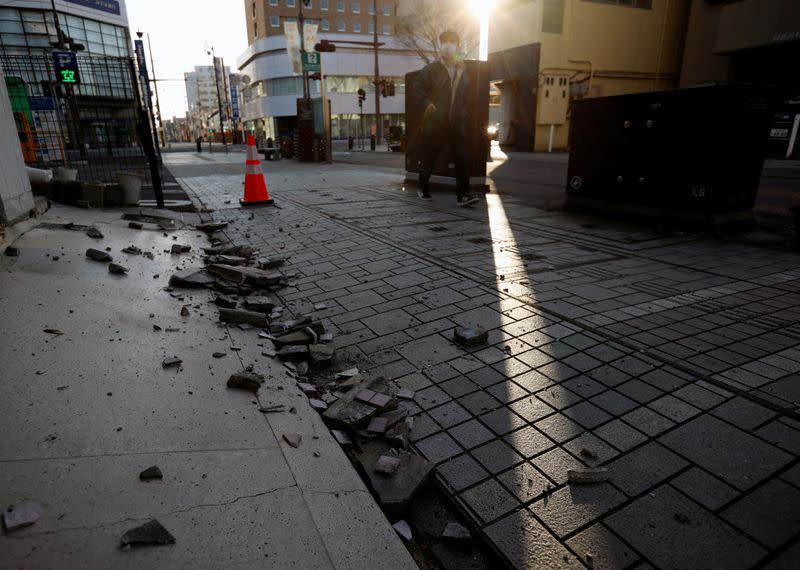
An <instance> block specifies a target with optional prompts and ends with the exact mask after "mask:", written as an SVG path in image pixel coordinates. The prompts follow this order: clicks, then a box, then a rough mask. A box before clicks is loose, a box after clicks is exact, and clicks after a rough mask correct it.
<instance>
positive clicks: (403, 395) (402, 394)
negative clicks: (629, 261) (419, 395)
mask: <svg viewBox="0 0 800 570" xmlns="http://www.w3.org/2000/svg"><path fill="white" fill-rule="evenodd" d="M415 395H416V392H414V391H413V390H409V389H408V388H400V389H399V390H398V391H397V397H398V398H399V399H401V400H413V399H414V396H415Z"/></svg>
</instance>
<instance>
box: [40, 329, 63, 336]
mask: <svg viewBox="0 0 800 570" xmlns="http://www.w3.org/2000/svg"><path fill="white" fill-rule="evenodd" d="M42 332H46V333H47V334H52V335H56V336H60V335H62V334H64V333H63V332H61V331H60V330H58V329H44V330H43V331H42Z"/></svg>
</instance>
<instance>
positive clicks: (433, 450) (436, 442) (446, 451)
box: [414, 421, 463, 463]
mask: <svg viewBox="0 0 800 570" xmlns="http://www.w3.org/2000/svg"><path fill="white" fill-rule="evenodd" d="M414 424H415V426H414V427H416V421H415V422H414ZM414 445H415V446H416V447H417V449H418V450H419V451H420V453H422V455H423V456H425V458H426V459H427V460H428V461H430V462H432V463H441V462H442V461H444V460H446V459H450V458H451V457H453V456H454V455H458V454H459V453H461V452H462V451H463V450H462V449H461V446H459V445H458V443H456V442H455V440H454V439H453V438H452V437H450V436H449V435H448V434H446V433H437V434H436V435H432V436H430V437H427V438H425V439H423V440H420V441H417V442H416V443H415V444H414Z"/></svg>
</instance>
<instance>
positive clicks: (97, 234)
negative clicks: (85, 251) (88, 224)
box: [86, 228, 103, 239]
mask: <svg viewBox="0 0 800 570" xmlns="http://www.w3.org/2000/svg"><path fill="white" fill-rule="evenodd" d="M86 235H87V236H89V237H90V238H94V239H103V233H102V232H101V231H100V230H98V229H97V228H89V229H88V230H86Z"/></svg>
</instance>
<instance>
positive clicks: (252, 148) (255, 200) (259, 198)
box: [239, 136, 275, 206]
mask: <svg viewBox="0 0 800 570" xmlns="http://www.w3.org/2000/svg"><path fill="white" fill-rule="evenodd" d="M239 203H240V204H241V205H242V206H259V205H262V204H269V205H271V204H274V203H275V201H274V200H273V199H272V198H270V197H269V193H268V192H267V183H266V182H264V173H263V172H261V161H260V160H258V154H257V152H256V139H254V138H253V137H252V136H249V137H247V166H245V175H244V197H243V198H242V199H241V200H239Z"/></svg>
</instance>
